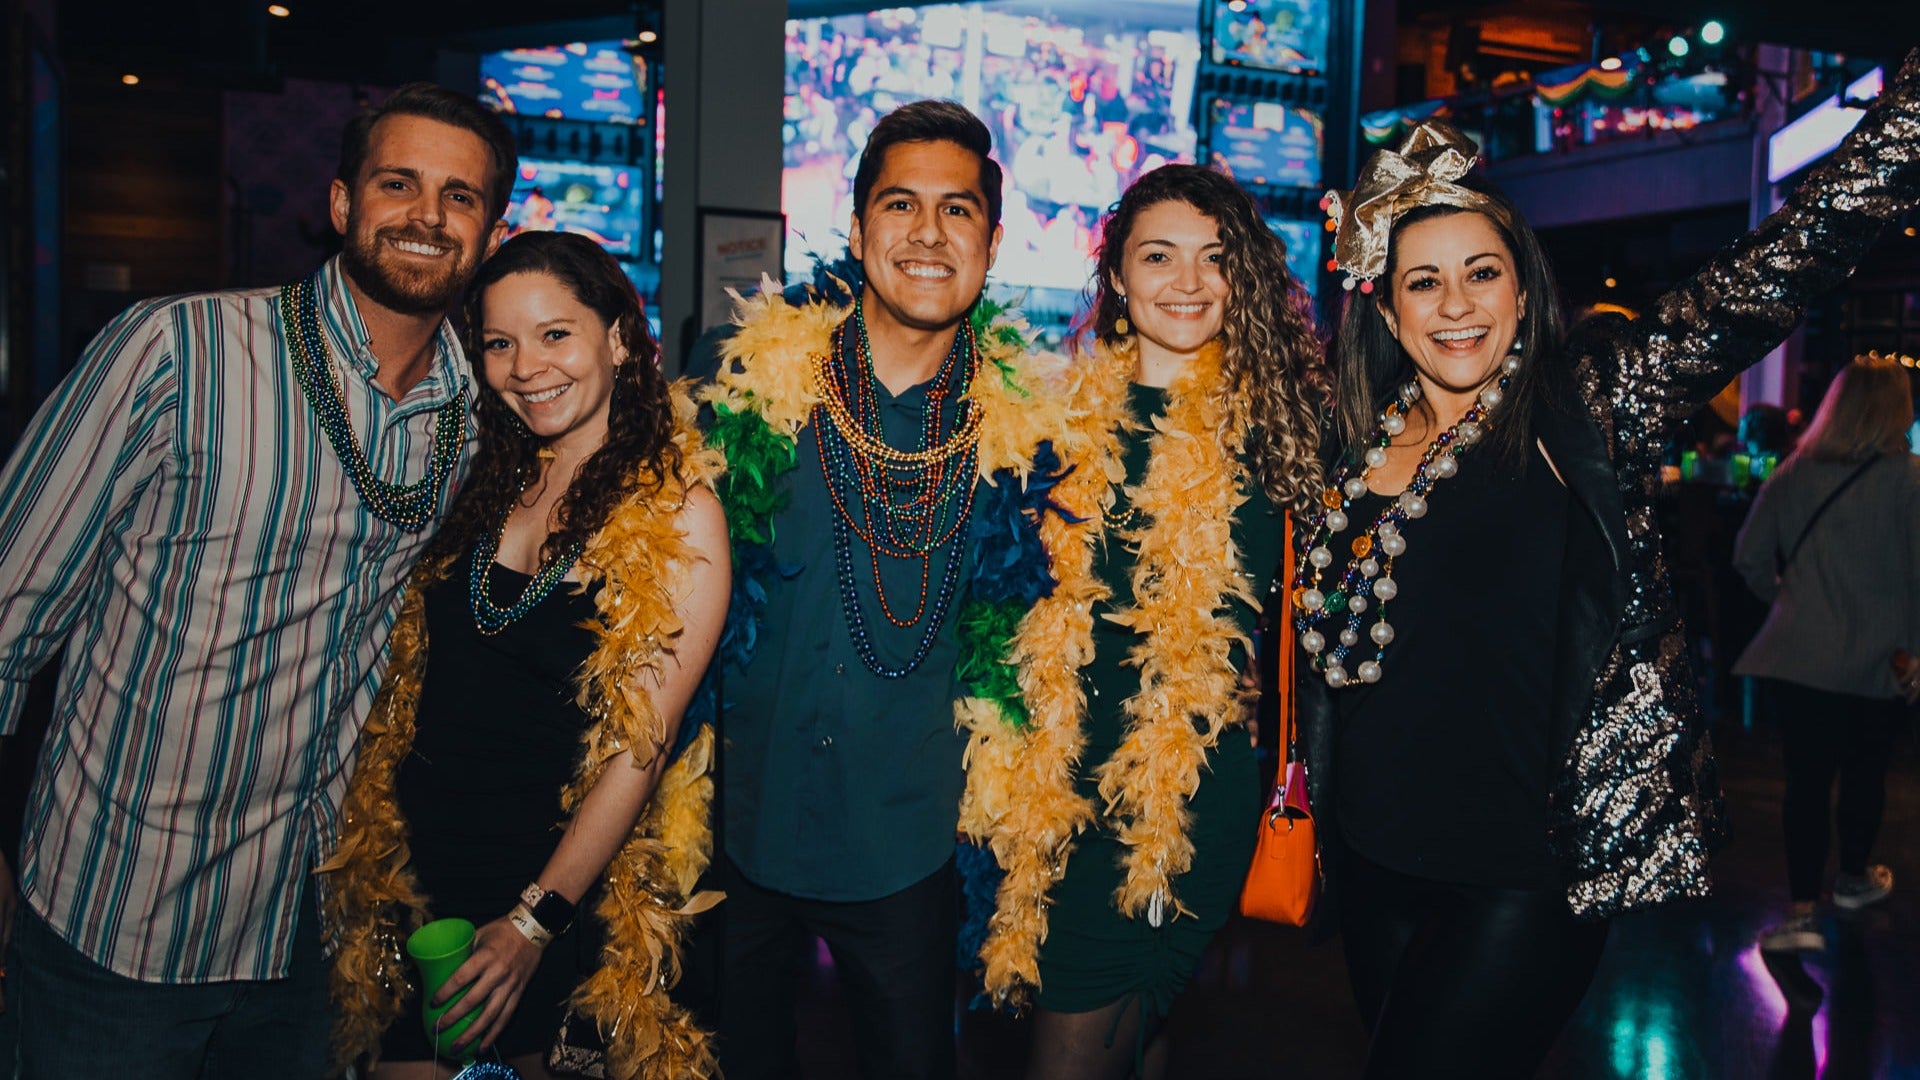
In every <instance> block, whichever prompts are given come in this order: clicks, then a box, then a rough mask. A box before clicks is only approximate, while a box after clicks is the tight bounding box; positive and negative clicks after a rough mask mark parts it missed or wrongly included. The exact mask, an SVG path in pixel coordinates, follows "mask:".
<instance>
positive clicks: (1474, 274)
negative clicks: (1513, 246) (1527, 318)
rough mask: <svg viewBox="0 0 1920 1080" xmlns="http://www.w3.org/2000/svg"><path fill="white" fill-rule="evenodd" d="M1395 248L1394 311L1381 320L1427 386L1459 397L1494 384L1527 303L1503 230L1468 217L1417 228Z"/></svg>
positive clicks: (1402, 236) (1439, 220)
mask: <svg viewBox="0 0 1920 1080" xmlns="http://www.w3.org/2000/svg"><path fill="white" fill-rule="evenodd" d="M1393 244H1394V254H1393V259H1394V267H1393V272H1392V280H1391V282H1390V283H1389V288H1390V290H1391V292H1390V295H1391V297H1392V304H1391V306H1388V305H1382V306H1381V308H1380V315H1381V317H1382V318H1384V319H1386V321H1387V327H1388V329H1390V330H1392V331H1393V336H1394V337H1396V338H1398V339H1399V341H1400V346H1401V348H1403V349H1405V350H1407V355H1408V356H1410V357H1412V358H1413V365H1414V368H1415V369H1416V370H1417V371H1418V372H1419V375H1420V378H1421V380H1422V381H1423V382H1426V383H1428V384H1430V385H1429V386H1428V389H1429V390H1439V391H1442V392H1445V393H1449V394H1454V395H1460V394H1469V393H1471V392H1473V391H1475V390H1477V389H1478V388H1480V387H1481V386H1483V385H1485V384H1486V383H1488V382H1491V381H1492V380H1493V379H1494V378H1495V377H1497V376H1498V375H1499V372H1500V365H1501V362H1502V361H1503V360H1505V359H1506V356H1507V352H1508V350H1509V349H1511V348H1512V346H1513V341H1514V337H1515V335H1516V334H1518V333H1519V329H1520V311H1521V308H1522V306H1523V305H1524V304H1525V302H1526V297H1525V295H1524V294H1522V293H1521V292H1520V279H1519V275H1518V274H1517V273H1515V270H1514V260H1513V252H1512V251H1511V250H1509V249H1508V247H1507V242H1506V240H1504V239H1503V238H1502V237H1501V235H1500V230H1499V229H1497V228H1496V227H1495V226H1494V224H1493V222H1492V221H1491V220H1490V219H1489V218H1487V216H1486V215H1484V214H1478V213H1474V212H1471V211H1466V212H1461V213H1457V214H1446V215H1443V216H1441V217H1432V218H1427V219H1426V220H1424V221H1417V222H1415V223H1413V224H1412V225H1409V226H1407V227H1406V228H1405V229H1403V230H1401V232H1400V233H1399V234H1398V235H1397V236H1395V237H1394V240H1393Z"/></svg>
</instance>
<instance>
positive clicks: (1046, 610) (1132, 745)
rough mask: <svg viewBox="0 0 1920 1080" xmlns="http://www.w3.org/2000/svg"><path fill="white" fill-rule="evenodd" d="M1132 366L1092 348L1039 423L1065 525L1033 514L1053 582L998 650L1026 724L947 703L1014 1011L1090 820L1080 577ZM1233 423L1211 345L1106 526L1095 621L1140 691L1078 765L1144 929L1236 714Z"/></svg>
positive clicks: (1168, 902) (1236, 427) (1000, 987)
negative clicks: (994, 877) (994, 874)
mask: <svg viewBox="0 0 1920 1080" xmlns="http://www.w3.org/2000/svg"><path fill="white" fill-rule="evenodd" d="M1132 368H1133V355H1132V353H1131V351H1127V352H1121V353H1115V352H1112V351H1109V350H1107V349H1105V348H1104V347H1101V348H1097V349H1096V350H1095V352H1094V355H1093V357H1092V358H1091V360H1090V362H1089V363H1088V364H1087V365H1085V367H1084V368H1083V370H1082V371H1081V372H1080V380H1079V382H1078V384H1077V385H1076V386H1075V387H1074V389H1073V391H1072V392H1071V394H1070V395H1069V399H1068V405H1067V408H1068V410H1069V414H1070V416H1071V417H1072V427H1071V428H1070V429H1066V430H1063V431H1060V432H1056V434H1055V446H1056V448H1057V449H1058V450H1059V452H1060V456H1061V460H1062V462H1063V463H1064V464H1065V465H1067V466H1070V467H1071V469H1072V472H1071V474H1070V475H1068V476H1067V478H1066V479H1064V480H1062V481H1061V483H1060V485H1059V487H1058V489H1057V494H1056V496H1055V497H1056V499H1057V501H1058V502H1059V503H1060V504H1062V505H1063V506H1064V507H1065V508H1066V510H1067V511H1068V512H1069V513H1071V514H1072V515H1073V516H1075V517H1078V518H1080V519H1081V520H1079V521H1077V522H1076V521H1068V520H1066V519H1065V518H1064V517H1061V516H1057V515H1048V516H1046V518H1045V519H1044V520H1043V522H1042V524H1041V538H1042V540H1043V542H1044V543H1045V544H1046V548H1047V553H1048V555H1049V557H1050V558H1051V559H1052V562H1053V573H1054V577H1055V579H1056V580H1057V581H1058V583H1059V584H1058V586H1057V587H1056V588H1055V590H1054V593H1053V595H1052V596H1050V597H1046V598H1044V599H1042V600H1040V601H1038V602H1037V603H1035V604H1034V606H1033V608H1032V609H1031V610H1030V611H1029V612H1028V613H1027V614H1026V616H1025V617H1024V618H1023V619H1022V620H1021V622H1020V627H1019V629H1018V631H1017V632H1016V633H1015V635H1014V638H1013V640H1012V642H1011V643H1010V647H1009V650H1008V657H1007V659H1008V661H1009V662H1011V663H1013V664H1015V665H1017V667H1018V670H1019V684H1020V691H1021V696H1022V698H1023V700H1024V702H1025V704H1026V706H1027V710H1028V713H1029V716H1030V720H1029V722H1028V723H1027V724H1026V725H1025V726H1024V727H1022V726H1019V725H1016V724H1013V723H1010V722H1009V721H1008V720H1007V718H1006V717H1004V716H1002V715H1001V709H1000V707H999V706H998V705H997V704H995V703H993V702H989V701H986V700H984V699H980V698H965V699H962V700H961V701H960V702H959V703H958V704H957V705H956V707H955V717H956V720H957V722H958V723H959V724H960V726H961V727H962V728H963V729H964V730H966V731H967V732H968V733H969V741H968V750H967V760H968V768H967V788H966V794H965V796H964V797H963V799H962V802H961V821H960V826H961V829H962V831H963V832H965V833H966V834H967V835H968V836H970V837H972V838H973V839H974V840H975V841H976V842H980V843H984V844H986V845H987V846H988V847H989V848H990V849H991V850H992V851H993V853H994V857H995V858H996V859H997V860H998V862H999V863H1000V866H1001V869H1002V870H1004V871H1005V877H1004V878H1003V879H1002V881H1001V885H1000V890H999V897H998V905H997V910H996V911H995V913H994V916H993V920H992V922H991V924H990V926H989V928H988V937H987V942H986V944H985V946H984V947H983V948H982V949H981V959H982V961H983V962H984V964H985V983H986V988H987V991H988V992H989V993H991V994H992V995H993V996H994V998H995V1000H997V1001H999V1002H1001V1003H1002V1004H1009V1005H1013V1006H1016V1007H1017V1006H1020V1005H1023V1004H1024V1003H1025V1002H1026V1000H1027V998H1028V996H1029V994H1030V993H1031V990H1032V988H1033V987H1036V986H1038V985H1039V981H1040V974H1039V963H1038V956H1039V948H1040V944H1041V943H1042V942H1044V941H1045V940H1046V936H1047V906H1048V903H1049V901H1048V892H1049V890H1050V889H1051V888H1052V885H1053V882H1055V881H1057V880H1058V879H1059V878H1060V877H1061V875H1062V874H1064V873H1065V870H1066V864H1067V859H1068V857H1069V856H1070V855H1071V853H1072V850H1073V839H1074V836H1075V835H1076V834H1077V833H1078V832H1079V831H1080V830H1081V829H1083V828H1085V827H1086V826H1087V825H1088V824H1089V823H1090V822H1091V821H1092V820H1093V817H1094V808H1093V807H1092V806H1090V805H1088V803H1087V800H1086V799H1084V798H1082V797H1081V796H1080V795H1079V794H1078V793H1077V792H1076V791H1075V789H1074V783H1075V772H1076V769H1077V768H1078V766H1079V763H1080V756H1081V753H1082V752H1083V750H1084V748H1085V741H1086V739H1085V733H1084V731H1083V728H1082V720H1083V717H1084V714H1085V711H1086V695H1085V692H1084V691H1083V689H1082V684H1081V675H1080V673H1081V669H1082V668H1084V667H1085V666H1086V665H1087V664H1089V663H1091V662H1092V660H1093V655H1094V643H1093V612H1094V608H1095V606H1096V605H1097V604H1099V603H1100V602H1102V601H1105V600H1109V599H1111V596H1110V593H1111V590H1109V589H1108V588H1107V586H1106V585H1105V583H1103V582H1102V581H1101V580H1100V579H1099V578H1098V577H1097V576H1096V575H1095V573H1094V545H1095V544H1096V543H1098V542H1100V541H1101V539H1102V538H1103V537H1104V536H1105V528H1104V525H1103V520H1102V517H1101V511H1102V510H1103V509H1107V508H1110V507H1111V506H1112V505H1113V503H1114V502H1115V496H1114V492H1113V486H1114V485H1115V484H1119V483H1124V482H1125V478H1126V474H1125V469H1126V465H1125V462H1124V460H1123V459H1122V449H1123V448H1122V445H1121V433H1122V432H1123V431H1124V430H1127V429H1133V430H1138V429H1140V427H1141V424H1140V421H1139V420H1137V419H1136V418H1134V417H1132V416H1130V415H1129V414H1128V412H1127V385H1128V380H1129V376H1130V373H1131V371H1132ZM1245 429H1246V423H1245V420H1244V418H1243V417H1242V415H1241V412H1240V410H1237V409H1235V408H1233V407H1232V405H1231V403H1230V402H1229V401H1228V400H1227V397H1226V393H1225V388H1224V384H1223V382H1222V377H1221V355H1220V349H1219V347H1218V346H1217V345H1214V346H1209V347H1208V348H1206V349H1203V350H1202V351H1201V352H1200V354H1199V355H1198V356H1196V357H1195V358H1194V360H1193V361H1192V362H1191V363H1190V364H1188V366H1187V368H1186V370H1185V371H1184V372H1182V373H1181V375H1180V376H1179V377H1178V378H1177V379H1175V380H1174V382H1173V384H1172V385H1171V386H1170V387H1169V388H1168V396H1167V406H1166V412H1165V414H1164V415H1163V416H1162V417H1160V418H1158V419H1156V421H1155V432H1154V434H1153V435H1152V436H1150V439H1151V442H1150V446H1149V453H1150V458H1149V464H1148V466H1147V472H1146V475H1145V476H1144V477H1142V478H1141V482H1140V483H1139V484H1138V485H1137V486H1135V487H1132V488H1130V489H1128V491H1127V497H1128V500H1129V503H1130V505H1132V506H1133V507H1135V508H1136V509H1138V510H1139V511H1140V512H1141V513H1142V514H1143V515H1146V521H1147V524H1146V525H1145V527H1142V528H1137V529H1130V530H1126V531H1122V532H1119V533H1118V534H1116V538H1117V539H1119V540H1121V541H1124V542H1126V543H1128V544H1131V545H1134V546H1135V547H1136V549H1137V556H1136V558H1135V560H1134V565H1133V572H1132V578H1131V585H1132V593H1133V596H1132V603H1131V604H1130V605H1125V606H1122V607H1120V608H1119V609H1118V610H1116V611H1113V612H1111V613H1109V614H1108V615H1106V618H1108V619H1110V620H1112V621H1114V622H1117V623H1119V624H1121V625H1123V626H1126V627H1129V628H1130V629H1132V630H1134V631H1135V632H1136V633H1137V634H1138V635H1139V641H1138V643H1137V644H1136V645H1134V646H1133V647H1132V649H1131V650H1129V653H1128V659H1127V663H1128V664H1130V665H1132V666H1134V667H1138V668H1139V669H1140V691H1139V693H1137V694H1135V695H1133V696H1131V697H1129V698H1128V699H1127V700H1126V702H1125V703H1124V705H1123V710H1124V712H1125V714H1126V718H1127V722H1128V728H1127V733H1126V736H1125V738H1124V740H1123V741H1122V743H1121V745H1120V747H1119V748H1118V749H1117V750H1116V751H1115V752H1114V754H1113V756H1112V757H1111V758H1109V759H1108V760H1107V761H1106V762H1104V763H1103V764H1101V765H1100V766H1099V767H1098V768H1097V769H1096V770H1095V773H1094V775H1095V777H1096V778H1097V779H1098V789H1099V792H1100V797H1101V799H1102V801H1103V802H1104V804H1105V806H1104V810H1103V811H1102V813H1103V814H1104V816H1105V817H1107V818H1108V819H1110V820H1111V821H1113V822H1114V824H1115V827H1116V830H1117V832H1118V834H1119V838H1120V841H1121V843H1122V844H1124V845H1125V846H1126V856H1125V870H1126V876H1125V879H1124V881H1123V882H1122V884H1121V886H1120V888H1119V889H1118V890H1117V891H1116V892H1115V894H1114V904H1115V906H1116V907H1117V908H1118V910H1119V911H1121V912H1122V913H1124V914H1126V915H1127V916H1129V917H1132V918H1139V917H1141V916H1142V915H1143V914H1144V915H1146V916H1147V917H1148V918H1149V919H1150V920H1152V921H1154V922H1155V924H1156V925H1157V924H1158V921H1159V919H1160V918H1161V917H1162V916H1163V913H1164V911H1165V910H1167V909H1169V908H1170V909H1171V910H1172V911H1173V913H1174V917H1176V918H1177V917H1178V916H1179V915H1182V914H1187V915H1190V914H1192V913H1191V912H1189V911H1188V910H1187V909H1186V908H1185V907H1184V906H1183V905H1182V904H1181V903H1180V900H1179V897H1178V895H1177V893H1176V892H1175V891H1174V881H1175V879H1177V878H1178V877H1179V876H1180V875H1181V874H1184V873H1186V872H1187V870H1188V869H1189V868H1190V867H1191V866H1192V863H1193V842H1192V841H1191V840H1190V839H1189V838H1188V835H1187V831H1188V824H1189V820H1188V819H1189V815H1188V810H1187V801H1188V800H1189V799H1190V798H1191V797H1192V795H1193V793H1194V792H1195V791H1196V790H1197V789H1198V788H1199V785H1200V773H1201V770H1202V769H1203V768H1204V767H1205V765H1206V755H1207V751H1208V750H1209V749H1210V748H1211V747H1213V746H1214V744H1215V743H1217V742H1218V741H1219V739H1220V734H1221V732H1222V731H1224V730H1226V729H1227V728H1228V727H1229V726H1230V725H1232V724H1234V723H1235V722H1237V721H1238V720H1239V719H1240V715H1241V708H1240V703H1239V699H1238V696H1237V691H1238V684H1239V676H1238V674H1237V673H1236V672H1235V670H1234V667H1233V655H1232V654H1233V647H1234V644H1235V642H1241V643H1243V644H1244V643H1246V635H1245V633H1244V632H1243V631H1242V630H1241V629H1240V627H1239V626H1238V624H1237V623H1236V622H1235V621H1234V619H1233V617H1232V614H1231V611H1230V610H1229V605H1230V604H1231V602H1232V601H1233V600H1235V599H1239V600H1243V601H1245V602H1246V603H1247V604H1249V605H1252V606H1254V607H1258V600H1257V598H1256V597H1255V596H1254V595H1253V594H1252V592H1251V590H1250V589H1249V588H1248V586H1247V583H1246V579H1245V578H1244V577H1243V576H1242V575H1241V573H1240V568H1241V567H1240V563H1241V559H1240V553H1239V551H1238V550H1236V549H1235V547H1234V543H1233V535H1232V527H1233V516H1234V511H1235V510H1236V509H1237V508H1238V507H1239V506H1240V505H1241V504H1242V503H1244V502H1245V501H1246V496H1244V495H1243V494H1241V488H1242V485H1243V484H1244V483H1245V481H1246V479H1247V473H1246V469H1245V468H1244V466H1242V464H1241V462H1240V454H1241V451H1242V449H1243V447H1244V444H1245Z"/></svg>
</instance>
